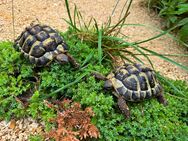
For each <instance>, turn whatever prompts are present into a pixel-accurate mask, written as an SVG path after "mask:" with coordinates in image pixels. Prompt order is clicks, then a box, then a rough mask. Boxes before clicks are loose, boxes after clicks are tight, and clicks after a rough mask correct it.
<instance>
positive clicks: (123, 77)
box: [107, 64, 163, 102]
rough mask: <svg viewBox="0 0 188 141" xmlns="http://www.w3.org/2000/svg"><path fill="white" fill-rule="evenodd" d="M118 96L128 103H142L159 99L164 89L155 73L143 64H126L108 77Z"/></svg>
mask: <svg viewBox="0 0 188 141" xmlns="http://www.w3.org/2000/svg"><path fill="white" fill-rule="evenodd" d="M107 79H108V80H111V82H112V85H113V87H114V89H115V91H116V93H117V94H119V95H121V96H123V97H124V99H125V100H127V101H133V102H137V101H142V100H144V99H150V98H151V97H157V96H158V95H160V94H161V92H162V90H163V88H162V86H161V85H160V83H159V82H158V81H157V79H156V75H155V72H154V71H153V70H151V69H150V68H148V67H145V66H143V65H141V64H134V65H130V64H125V65H124V66H121V67H119V68H117V69H116V70H115V71H114V72H112V73H110V74H109V75H108V76H107Z"/></svg>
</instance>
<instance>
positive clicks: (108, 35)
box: [65, 0, 188, 71]
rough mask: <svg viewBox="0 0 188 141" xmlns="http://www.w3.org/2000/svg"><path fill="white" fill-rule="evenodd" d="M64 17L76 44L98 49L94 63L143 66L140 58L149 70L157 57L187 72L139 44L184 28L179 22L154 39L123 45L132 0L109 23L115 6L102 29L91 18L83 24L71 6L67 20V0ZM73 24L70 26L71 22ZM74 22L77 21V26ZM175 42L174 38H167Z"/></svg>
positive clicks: (79, 15) (126, 42) (163, 56)
mask: <svg viewBox="0 0 188 141" xmlns="http://www.w3.org/2000/svg"><path fill="white" fill-rule="evenodd" d="M65 3H66V8H67V13H68V15H69V20H66V19H65V21H66V22H67V23H68V25H69V26H70V28H71V31H72V34H73V35H74V36H77V37H78V38H79V39H80V40H82V41H83V42H85V43H88V44H90V45H92V46H93V47H94V48H95V47H98V62H99V64H100V63H103V62H105V61H106V60H109V59H111V60H113V61H114V62H116V60H117V58H119V59H121V60H124V61H126V62H129V63H133V62H135V61H137V62H139V63H142V64H144V62H143V61H142V59H141V56H144V57H145V58H146V59H147V60H148V62H149V63H150V65H151V66H152V67H153V63H152V61H151V60H150V56H157V57H159V58H161V59H163V60H165V61H168V62H170V63H172V64H174V65H176V66H178V67H180V68H182V69H184V70H186V71H188V67H187V66H184V65H182V64H181V63H178V62H176V61H174V60H173V59H171V58H170V57H169V56H166V55H164V54H159V53H157V52H155V51H153V50H150V49H148V48H145V47H142V46H141V44H142V43H145V42H149V41H151V40H154V39H157V38H160V37H162V36H163V35H166V34H168V35H169V33H170V32H171V31H172V30H174V29H175V28H177V27H180V26H182V25H184V23H185V22H186V21H181V22H179V23H178V24H177V25H175V26H173V27H172V28H170V29H168V30H166V31H162V30H160V34H158V35H155V36H154V37H151V38H148V39H145V40H142V41H137V42H128V41H126V38H127V36H126V35H123V34H122V32H121V31H122V29H123V28H124V27H125V26H129V24H126V23H125V22H126V18H127V16H128V15H129V13H130V12H129V9H130V7H131V4H132V0H127V1H125V4H124V6H123V8H122V10H121V13H120V16H119V21H117V23H114V24H113V23H112V21H111V19H112V16H113V14H114V12H115V10H116V8H117V7H118V3H119V1H117V3H116V4H115V7H114V9H113V11H112V15H110V16H109V18H108V20H107V22H106V23H103V24H102V25H99V24H98V23H97V21H96V19H95V18H91V19H90V20H89V22H88V23H87V22H86V21H85V20H84V18H83V16H82V14H81V13H80V11H79V10H78V8H77V7H76V5H75V9H74V13H73V16H72V17H71V11H70V8H69V2H68V0H65ZM73 21H74V22H73ZM75 21H78V22H77V23H76V22H75ZM130 26H143V25H140V24H134V25H133V24H132V25H130ZM170 37H172V38H173V39H175V40H178V39H176V38H175V37H173V36H170ZM180 56H185V54H181V55H180Z"/></svg>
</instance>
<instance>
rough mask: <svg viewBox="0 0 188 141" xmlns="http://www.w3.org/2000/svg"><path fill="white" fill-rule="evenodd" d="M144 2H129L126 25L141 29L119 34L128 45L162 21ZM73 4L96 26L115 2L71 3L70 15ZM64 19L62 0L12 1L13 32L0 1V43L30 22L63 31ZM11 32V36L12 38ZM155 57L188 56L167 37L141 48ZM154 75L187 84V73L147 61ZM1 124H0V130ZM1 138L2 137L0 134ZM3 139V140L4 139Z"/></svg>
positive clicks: (184, 60) (8, 8)
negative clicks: (129, 8)
mask: <svg viewBox="0 0 188 141" xmlns="http://www.w3.org/2000/svg"><path fill="white" fill-rule="evenodd" d="M145 1H146V0H135V1H133V4H132V7H131V10H130V15H129V16H128V18H127V21H126V23H132V24H144V25H149V26H150V27H145V26H142V27H141V26H127V27H125V28H124V30H123V31H122V32H123V34H125V35H127V36H128V37H129V38H128V39H129V40H131V41H141V40H144V39H148V38H151V37H153V36H155V35H156V34H159V31H157V30H155V28H159V29H160V28H161V27H163V25H162V23H163V22H162V20H161V19H160V18H159V17H158V16H157V15H156V14H155V13H154V12H152V11H149V10H148V9H147V7H146V6H145V5H146V4H145ZM74 3H75V4H76V5H77V7H78V9H79V10H80V11H81V13H82V15H83V16H84V17H85V20H86V21H88V20H89V19H90V18H91V17H95V19H96V20H97V21H98V22H99V24H101V23H104V22H105V21H106V20H107V18H108V16H109V15H110V14H111V13H112V10H113V7H114V6H115V4H116V0H111V1H109V0H95V1H94V0H84V1H82V0H71V1H70V7H71V10H72V11H73V9H74ZM124 3H125V1H123V0H120V2H119V4H118V7H117V9H116V11H115V12H114V15H113V19H112V21H113V22H115V21H117V20H118V18H119V14H120V12H121V9H122V7H123V4H124ZM62 18H65V19H68V16H67V12H66V8H65V3H64V1H63V0H37V1H36V0H29V1H28V0H16V1H14V29H15V30H13V18H12V0H0V40H13V39H15V38H16V37H17V36H18V35H19V34H20V33H21V32H22V31H23V29H24V28H25V27H26V26H28V25H29V24H30V23H31V22H33V21H39V22H40V23H43V24H47V25H49V26H51V27H53V28H55V29H57V30H60V31H66V29H67V24H66V22H65V21H64V20H63V19H62ZM14 32H15V35H14ZM141 45H142V46H143V47H147V48H149V49H152V50H153V51H156V52H158V53H163V54H164V53H165V54H188V51H187V50H186V49H185V48H183V47H181V46H180V45H178V44H177V43H176V42H175V41H173V40H172V39H171V38H169V37H168V36H163V37H161V38H158V39H155V40H153V41H150V42H148V43H143V44H141ZM150 58H151V60H152V61H153V63H154V66H155V68H156V70H157V71H160V72H161V73H162V74H163V75H165V76H166V77H169V78H172V79H181V80H186V81H188V73H187V72H186V71H184V70H182V69H180V68H178V67H176V66H175V65H173V64H170V63H168V62H166V61H164V60H161V59H159V58H158V57H150ZM172 59H174V60H175V61H177V62H179V63H181V64H183V65H186V66H188V57H173V58H172ZM3 125H4V124H0V129H1V128H3V127H1V126H3ZM0 132H5V133H6V135H8V134H11V133H10V132H9V131H8V130H3V131H0ZM3 135H4V134H3ZM6 135H5V136H6Z"/></svg>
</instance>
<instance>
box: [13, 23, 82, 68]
mask: <svg viewBox="0 0 188 141" xmlns="http://www.w3.org/2000/svg"><path fill="white" fill-rule="evenodd" d="M15 46H16V47H19V50H20V51H21V52H22V54H24V56H25V58H28V59H29V61H30V62H31V63H33V64H35V65H36V66H37V67H42V66H47V65H49V64H50V63H51V61H53V60H54V59H56V60H58V61H59V62H61V63H67V62H71V63H72V64H73V65H74V66H75V67H78V66H79V65H78V63H77V62H76V61H75V60H74V58H73V57H72V56H71V55H70V54H68V52H67V50H68V47H67V44H66V43H65V42H64V40H63V38H62V37H61V36H60V35H59V34H58V32H56V31H55V30H54V29H52V28H51V27H49V26H46V25H40V24H35V25H33V24H31V25H30V26H29V27H26V28H25V30H24V31H23V32H22V33H21V35H20V36H19V37H18V38H17V39H16V40H15Z"/></svg>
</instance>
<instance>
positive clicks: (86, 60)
mask: <svg viewBox="0 0 188 141" xmlns="http://www.w3.org/2000/svg"><path fill="white" fill-rule="evenodd" d="M93 55H94V53H93V52H91V53H90V54H89V55H88V56H87V57H86V59H85V60H84V62H83V63H82V65H81V67H83V66H84V65H85V64H87V63H88V62H89V61H90V60H91V58H92V57H93Z"/></svg>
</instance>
